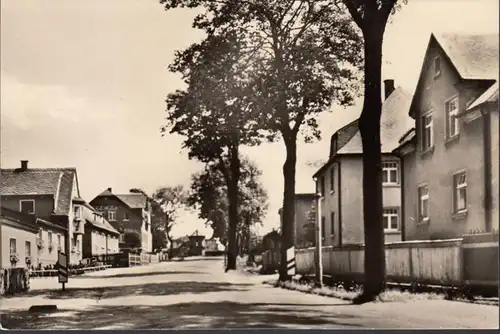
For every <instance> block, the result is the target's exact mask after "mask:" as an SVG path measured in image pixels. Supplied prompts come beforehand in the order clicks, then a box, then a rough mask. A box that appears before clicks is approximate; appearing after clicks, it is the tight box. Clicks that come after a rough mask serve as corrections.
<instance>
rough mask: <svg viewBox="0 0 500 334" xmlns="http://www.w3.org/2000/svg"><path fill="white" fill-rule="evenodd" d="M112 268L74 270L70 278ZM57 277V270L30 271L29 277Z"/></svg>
mask: <svg viewBox="0 0 500 334" xmlns="http://www.w3.org/2000/svg"><path fill="white" fill-rule="evenodd" d="M110 267H111V265H100V266H95V267H86V268H73V269H70V270H69V275H70V276H78V275H83V274H86V273H90V272H94V271H100V270H105V269H107V268H110ZM57 275H59V271H58V270H55V269H50V270H30V271H29V276H30V277H31V278H42V277H54V276H57Z"/></svg>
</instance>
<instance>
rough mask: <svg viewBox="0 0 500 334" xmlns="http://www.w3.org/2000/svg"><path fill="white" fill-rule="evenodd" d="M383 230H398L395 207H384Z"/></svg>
mask: <svg viewBox="0 0 500 334" xmlns="http://www.w3.org/2000/svg"><path fill="white" fill-rule="evenodd" d="M383 221H384V231H399V214H398V210H397V209H395V208H390V209H384V212H383Z"/></svg>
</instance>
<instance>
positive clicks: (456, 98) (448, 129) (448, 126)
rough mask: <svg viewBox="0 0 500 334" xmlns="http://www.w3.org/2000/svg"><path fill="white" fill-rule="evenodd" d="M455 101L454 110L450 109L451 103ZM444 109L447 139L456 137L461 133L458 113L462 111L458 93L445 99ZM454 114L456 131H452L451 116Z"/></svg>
mask: <svg viewBox="0 0 500 334" xmlns="http://www.w3.org/2000/svg"><path fill="white" fill-rule="evenodd" d="M453 101H455V102H456V108H455V109H454V110H452V111H450V110H448V106H449V105H450V103H451V102H453ZM444 110H445V114H446V122H445V127H446V128H445V133H446V139H453V138H456V137H457V136H458V135H459V134H460V126H459V123H458V117H457V115H458V113H459V111H460V99H459V96H458V94H455V95H453V96H452V97H450V98H448V99H446V100H445V101H444ZM452 116H453V117H454V119H455V130H454V131H455V133H453V134H452V133H451V118H452Z"/></svg>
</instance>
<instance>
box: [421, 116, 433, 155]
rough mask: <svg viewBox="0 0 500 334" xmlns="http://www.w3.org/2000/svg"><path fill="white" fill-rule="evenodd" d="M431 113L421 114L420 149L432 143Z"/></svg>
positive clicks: (424, 148)
mask: <svg viewBox="0 0 500 334" xmlns="http://www.w3.org/2000/svg"><path fill="white" fill-rule="evenodd" d="M433 128H434V127H433V120H432V113H428V114H426V115H424V116H422V151H426V150H428V149H430V148H431V147H432V146H433V145H434V136H433Z"/></svg>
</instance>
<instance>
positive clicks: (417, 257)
mask: <svg viewBox="0 0 500 334" xmlns="http://www.w3.org/2000/svg"><path fill="white" fill-rule="evenodd" d="M322 252H323V254H322V255H323V261H322V262H323V274H324V275H327V276H332V277H333V278H334V279H339V280H354V281H357V282H362V280H363V276H364V275H363V272H364V246H363V245H346V246H344V247H341V248H337V247H323V249H322ZM276 255H278V256H277V257H276ZM385 256H386V275H387V281H388V282H396V283H412V284H424V285H441V286H464V285H471V284H473V285H483V286H484V285H489V286H491V287H495V286H496V287H498V234H488V235H486V234H485V235H473V236H464V237H463V238H460V239H449V240H433V241H431V240H429V241H427V240H425V241H420V240H419V241H405V242H393V243H387V244H386V245H385ZM315 258H316V251H315V248H306V249H297V250H296V253H295V262H296V272H297V274H299V275H313V274H314V273H315V272H316V261H315ZM278 266H279V254H278V252H277V251H268V252H266V253H264V254H263V267H264V269H263V271H264V272H269V271H274V270H276V269H277V268H278Z"/></svg>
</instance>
